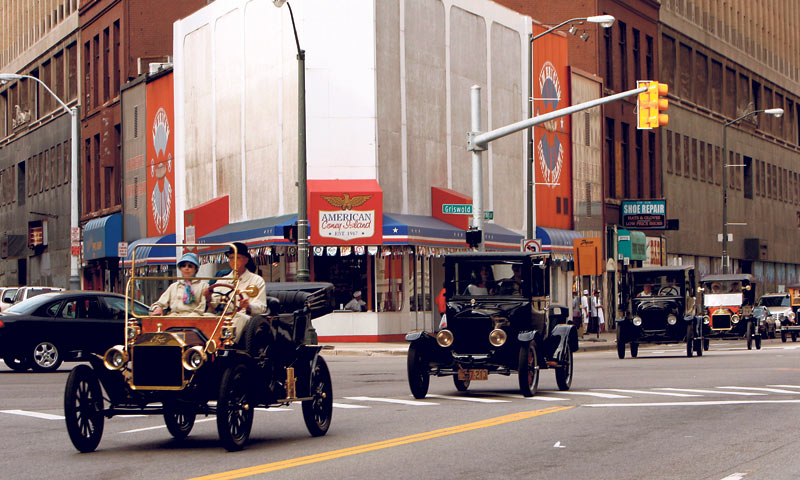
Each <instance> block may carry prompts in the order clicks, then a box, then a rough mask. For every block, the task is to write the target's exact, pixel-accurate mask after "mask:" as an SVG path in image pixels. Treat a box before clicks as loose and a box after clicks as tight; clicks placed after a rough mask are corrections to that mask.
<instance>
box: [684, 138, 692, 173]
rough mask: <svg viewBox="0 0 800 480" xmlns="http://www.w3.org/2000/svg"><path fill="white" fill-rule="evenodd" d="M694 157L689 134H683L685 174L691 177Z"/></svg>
mask: <svg viewBox="0 0 800 480" xmlns="http://www.w3.org/2000/svg"><path fill="white" fill-rule="evenodd" d="M691 164H692V157H691V155H690V154H689V136H688V135H684V136H683V176H684V177H686V178H689V176H690V175H691Z"/></svg>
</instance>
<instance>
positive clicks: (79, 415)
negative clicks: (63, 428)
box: [64, 365, 105, 453]
mask: <svg viewBox="0 0 800 480" xmlns="http://www.w3.org/2000/svg"><path fill="white" fill-rule="evenodd" d="M64 419H65V420H66V422H67V433H69V439H70V440H71V441H72V444H73V445H75V448H77V449H78V450H79V451H80V452H83V453H87V452H92V451H94V450H95V449H96V448H97V445H99V444H100V439H101V438H102V437H103V425H104V423H103V422H104V420H105V417H103V390H102V389H101V388H100V381H99V380H98V379H97V374H95V373H94V370H92V367H90V366H88V365H78V366H77V367H75V368H73V369H72V371H71V372H69V377H67V386H66V388H65V389H64Z"/></svg>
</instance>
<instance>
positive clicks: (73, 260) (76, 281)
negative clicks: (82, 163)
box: [0, 73, 81, 290]
mask: <svg viewBox="0 0 800 480" xmlns="http://www.w3.org/2000/svg"><path fill="white" fill-rule="evenodd" d="M23 78H26V79H29V80H35V81H37V82H39V84H40V85H42V87H44V89H45V90H47V92H48V93H49V94H50V95H52V96H53V98H55V99H56V101H57V102H58V103H59V104H60V105H61V107H62V108H63V109H64V110H66V112H67V113H68V114H69V115H70V120H71V122H72V125H71V130H72V133H71V140H70V156H71V157H70V188H69V194H70V211H69V220H70V221H69V226H70V233H71V232H73V231H75V230H76V229H77V228H78V142H79V140H78V107H77V106H75V107H72V108H70V107H69V106H67V104H66V103H64V101H62V100H61V99H60V98H58V95H56V94H55V93H53V91H52V90H50V88H49V87H48V86H47V85H46V84H45V83H44V82H43V81H41V80H39V79H38V78H36V77H33V76H31V75H21V74H17V73H0V81H2V82H9V81H11V80H21V79H23ZM71 249H72V245H71V242H70V256H69V257H70V258H69V289H70V290H80V288H81V279H80V277H79V276H78V256H77V255H73V254H72V251H71Z"/></svg>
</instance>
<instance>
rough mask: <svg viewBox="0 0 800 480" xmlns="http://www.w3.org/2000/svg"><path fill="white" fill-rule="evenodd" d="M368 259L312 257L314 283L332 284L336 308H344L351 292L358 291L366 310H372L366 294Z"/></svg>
mask: <svg viewBox="0 0 800 480" xmlns="http://www.w3.org/2000/svg"><path fill="white" fill-rule="evenodd" d="M370 259H371V257H369V256H367V255H350V256H346V257H341V256H335V257H333V256H332V257H328V256H319V257H314V259H313V262H314V265H313V271H314V281H317V282H330V283H332V284H333V286H334V297H335V298H336V305H337V307H340V308H344V305H347V302H349V301H350V300H351V299H352V298H353V292H355V291H356V290H360V291H361V292H362V298H364V300H365V301H366V302H367V310H373V309H374V307H373V306H372V305H371V303H372V299H370V298H368V295H367V294H366V292H367V291H368V283H369V282H368V280H367V262H369V261H370Z"/></svg>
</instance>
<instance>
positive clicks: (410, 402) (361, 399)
mask: <svg viewBox="0 0 800 480" xmlns="http://www.w3.org/2000/svg"><path fill="white" fill-rule="evenodd" d="M344 398H345V400H354V401H356V402H383V403H399V404H401V405H413V406H420V407H421V406H423V405H439V404H438V403H434V402H419V401H416V400H398V399H396V398H380V397H344Z"/></svg>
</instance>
